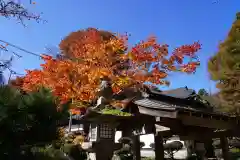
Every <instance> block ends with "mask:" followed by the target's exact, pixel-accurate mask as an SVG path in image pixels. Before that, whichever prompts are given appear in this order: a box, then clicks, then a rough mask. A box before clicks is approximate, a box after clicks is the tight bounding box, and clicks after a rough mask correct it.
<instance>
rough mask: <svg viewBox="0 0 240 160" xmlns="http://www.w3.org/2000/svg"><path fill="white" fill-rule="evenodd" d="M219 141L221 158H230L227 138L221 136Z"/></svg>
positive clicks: (227, 159) (228, 159)
mask: <svg viewBox="0 0 240 160" xmlns="http://www.w3.org/2000/svg"><path fill="white" fill-rule="evenodd" d="M220 141H221V148H222V156H223V159H224V160H230V155H229V145H228V139H227V138H226V137H221V138H220Z"/></svg>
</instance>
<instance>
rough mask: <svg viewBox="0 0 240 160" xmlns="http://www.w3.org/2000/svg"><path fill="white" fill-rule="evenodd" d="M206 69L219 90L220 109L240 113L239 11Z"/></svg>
mask: <svg viewBox="0 0 240 160" xmlns="http://www.w3.org/2000/svg"><path fill="white" fill-rule="evenodd" d="M208 70H209V72H210V76H211V78H212V80H214V81H216V82H217V88H219V90H220V91H219V97H220V101H221V104H222V109H224V110H225V111H229V112H232V113H234V114H240V12H239V13H237V15H236V20H235V22H234V23H233V25H232V28H231V30H230V32H229V33H228V36H227V38H226V40H225V41H224V42H222V43H221V44H220V45H219V50H218V52H217V53H216V54H215V55H214V56H213V57H211V59H210V60H209V62H208Z"/></svg>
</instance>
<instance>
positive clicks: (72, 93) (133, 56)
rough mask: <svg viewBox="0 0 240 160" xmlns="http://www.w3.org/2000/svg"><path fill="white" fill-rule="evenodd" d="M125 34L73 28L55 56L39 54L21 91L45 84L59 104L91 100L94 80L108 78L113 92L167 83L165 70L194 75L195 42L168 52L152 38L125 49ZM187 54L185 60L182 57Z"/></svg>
mask: <svg viewBox="0 0 240 160" xmlns="http://www.w3.org/2000/svg"><path fill="white" fill-rule="evenodd" d="M127 42H128V36H127V35H117V34H113V33H110V32H107V31H101V30H97V29H94V28H88V29H86V30H80V31H77V32H73V33H71V34H70V35H68V36H67V37H65V39H63V40H62V41H61V43H60V45H59V47H60V50H61V52H62V53H61V54H60V55H59V56H57V58H53V57H51V56H47V55H43V60H44V61H45V63H43V64H42V65H41V66H42V68H41V69H39V70H28V71H27V74H26V76H25V77H24V82H23V87H22V88H23V90H25V91H32V90H35V89H38V87H39V86H46V87H49V88H50V89H51V90H52V91H53V93H54V94H55V95H57V96H59V98H60V99H61V101H62V102H65V101H69V100H71V101H72V102H73V103H75V102H91V101H92V100H93V99H94V98H96V96H97V93H98V91H97V88H98V86H99V79H100V78H101V77H102V78H108V79H110V80H111V86H112V88H113V92H115V93H116V92H119V91H121V90H123V89H124V88H128V87H135V88H136V87H141V85H142V84H144V83H145V82H149V83H150V84H151V85H169V82H168V81H167V79H166V78H167V76H168V74H169V72H186V73H194V72H195V70H196V67H197V66H199V64H200V63H199V61H198V60H197V56H196V54H195V53H196V52H197V51H198V50H199V49H200V48H201V45H200V44H199V43H198V42H195V43H193V44H191V45H183V46H181V47H179V48H176V49H174V50H173V52H172V53H170V52H169V50H168V45H167V44H158V43H157V39H156V37H154V36H151V37H149V38H148V39H147V40H146V41H141V42H139V43H138V44H136V45H134V46H133V47H130V46H129V45H128V43H127ZM186 58H189V61H188V62H187V63H184V62H186V61H187V60H186V61H185V60H184V59H186Z"/></svg>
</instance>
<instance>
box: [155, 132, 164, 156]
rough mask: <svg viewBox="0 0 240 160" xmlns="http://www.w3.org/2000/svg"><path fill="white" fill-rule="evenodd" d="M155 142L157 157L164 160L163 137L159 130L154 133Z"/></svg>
mask: <svg viewBox="0 0 240 160" xmlns="http://www.w3.org/2000/svg"><path fill="white" fill-rule="evenodd" d="M154 142H155V159H156V160H164V148H163V138H162V136H161V134H160V133H159V132H158V133H157V134H155V135H154Z"/></svg>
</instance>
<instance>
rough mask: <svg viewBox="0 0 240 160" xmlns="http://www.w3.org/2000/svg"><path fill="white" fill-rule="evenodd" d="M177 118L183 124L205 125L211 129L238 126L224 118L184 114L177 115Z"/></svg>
mask: <svg viewBox="0 0 240 160" xmlns="http://www.w3.org/2000/svg"><path fill="white" fill-rule="evenodd" d="M178 118H179V119H180V120H181V121H182V123H183V124H184V125H190V126H199V127H207V128H213V129H234V128H238V127H240V126H239V125H236V124H235V123H231V122H228V121H224V120H215V119H205V118H201V117H193V116H186V115H179V116H178Z"/></svg>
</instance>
